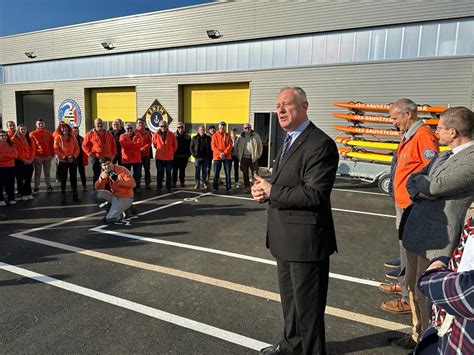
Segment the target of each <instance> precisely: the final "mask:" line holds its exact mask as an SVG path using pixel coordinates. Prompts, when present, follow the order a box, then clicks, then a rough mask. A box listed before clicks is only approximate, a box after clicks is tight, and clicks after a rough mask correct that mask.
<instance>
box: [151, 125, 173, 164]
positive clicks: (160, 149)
mask: <svg viewBox="0 0 474 355" xmlns="http://www.w3.org/2000/svg"><path fill="white" fill-rule="evenodd" d="M165 137H166V139H165V140H164V141H163V137H162V136H161V133H160V132H159V131H158V132H155V134H153V146H154V147H155V149H156V153H155V159H156V160H173V159H174V152H176V149H178V142H176V137H175V136H174V134H173V133H172V132H170V131H166V136H165Z"/></svg>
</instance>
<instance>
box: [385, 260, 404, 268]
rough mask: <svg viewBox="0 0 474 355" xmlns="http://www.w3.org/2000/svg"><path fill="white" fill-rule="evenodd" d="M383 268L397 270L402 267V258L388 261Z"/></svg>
mask: <svg viewBox="0 0 474 355" xmlns="http://www.w3.org/2000/svg"><path fill="white" fill-rule="evenodd" d="M383 266H385V267H388V268H390V269H396V268H398V267H400V258H396V259H392V260H387V261H386V262H384V263H383Z"/></svg>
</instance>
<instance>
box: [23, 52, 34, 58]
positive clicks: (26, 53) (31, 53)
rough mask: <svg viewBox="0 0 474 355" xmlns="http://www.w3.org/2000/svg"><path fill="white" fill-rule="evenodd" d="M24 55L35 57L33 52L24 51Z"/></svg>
mask: <svg viewBox="0 0 474 355" xmlns="http://www.w3.org/2000/svg"><path fill="white" fill-rule="evenodd" d="M25 55H26V56H27V57H28V58H30V59H33V58H36V53H35V52H25Z"/></svg>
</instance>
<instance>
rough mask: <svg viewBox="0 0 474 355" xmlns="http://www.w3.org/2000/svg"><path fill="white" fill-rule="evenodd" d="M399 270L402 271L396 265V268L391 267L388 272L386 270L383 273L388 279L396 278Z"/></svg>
mask: <svg viewBox="0 0 474 355" xmlns="http://www.w3.org/2000/svg"><path fill="white" fill-rule="evenodd" d="M401 272H402V270H401V269H400V268H399V267H398V268H396V269H393V270H392V271H390V272H387V273H386V274H385V277H386V278H388V279H392V280H396V279H397V278H398V276H400V274H401Z"/></svg>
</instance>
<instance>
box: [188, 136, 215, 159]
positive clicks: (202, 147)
mask: <svg viewBox="0 0 474 355" xmlns="http://www.w3.org/2000/svg"><path fill="white" fill-rule="evenodd" d="M190 151H191V155H192V156H193V157H194V158H209V159H212V148H211V137H209V136H208V135H207V134H204V135H203V136H200V135H199V134H196V135H195V136H194V137H193V139H191V146H190Z"/></svg>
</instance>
